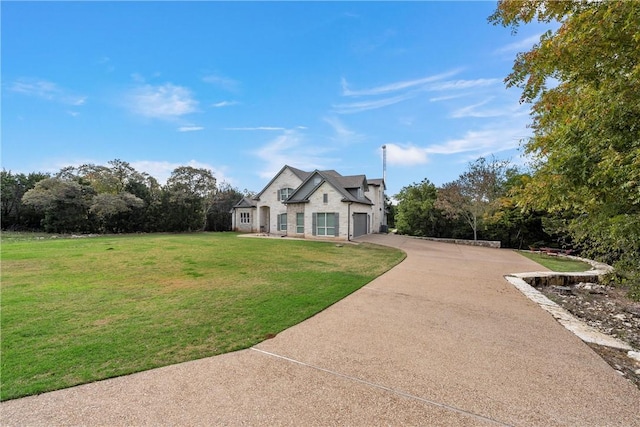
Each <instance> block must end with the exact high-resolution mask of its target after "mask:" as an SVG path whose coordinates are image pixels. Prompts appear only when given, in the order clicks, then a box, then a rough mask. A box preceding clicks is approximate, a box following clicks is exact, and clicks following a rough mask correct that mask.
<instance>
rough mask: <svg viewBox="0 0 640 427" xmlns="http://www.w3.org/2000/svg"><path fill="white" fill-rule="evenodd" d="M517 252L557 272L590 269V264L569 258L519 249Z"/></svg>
mask: <svg viewBox="0 0 640 427" xmlns="http://www.w3.org/2000/svg"><path fill="white" fill-rule="evenodd" d="M518 253H519V254H520V255H522V256H525V257H527V258H529V259H530V260H533V261H535V262H537V263H538V264H540V265H542V266H544V267H546V268H548V269H549V270H551V271H556V272H559V273H577V272H582V271H587V270H591V265H590V264H587V263H586V262H582V261H578V260H574V259H571V258H566V257H562V256H553V255H547V254H541V253H535V252H527V251H519V252H518Z"/></svg>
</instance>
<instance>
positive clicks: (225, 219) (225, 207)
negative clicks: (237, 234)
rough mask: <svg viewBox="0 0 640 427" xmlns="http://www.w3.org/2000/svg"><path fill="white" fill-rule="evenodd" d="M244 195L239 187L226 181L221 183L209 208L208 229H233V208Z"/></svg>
mask: <svg viewBox="0 0 640 427" xmlns="http://www.w3.org/2000/svg"><path fill="white" fill-rule="evenodd" d="M242 197H244V194H243V193H241V192H240V191H239V190H238V189H237V188H234V187H232V186H231V184H229V183H226V182H223V183H221V184H220V186H219V187H218V189H217V191H216V193H215V195H214V196H213V199H212V200H211V204H210V205H209V206H208V208H207V215H208V220H207V230H208V231H231V226H232V224H231V214H230V212H231V208H232V207H233V205H235V204H236V203H238V200H240V199H241V198H242Z"/></svg>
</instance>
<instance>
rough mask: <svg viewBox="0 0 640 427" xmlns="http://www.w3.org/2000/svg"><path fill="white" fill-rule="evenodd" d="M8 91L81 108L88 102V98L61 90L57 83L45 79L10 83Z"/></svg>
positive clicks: (26, 79)
mask: <svg viewBox="0 0 640 427" xmlns="http://www.w3.org/2000/svg"><path fill="white" fill-rule="evenodd" d="M8 89H9V90H10V91H12V92H16V93H19V94H22V95H26V96H32V97H35V98H40V99H45V100H47V101H52V102H58V103H61V104H65V105H73V106H81V105H84V104H85V103H86V101H87V97H86V96H81V95H76V94H73V93H72V92H70V91H69V90H67V89H63V88H61V87H60V86H58V85H57V84H56V83H53V82H50V81H48V80H43V79H34V78H21V79H18V80H16V81H14V82H12V83H9V85H8Z"/></svg>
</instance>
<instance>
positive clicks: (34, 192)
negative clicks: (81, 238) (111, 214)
mask: <svg viewBox="0 0 640 427" xmlns="http://www.w3.org/2000/svg"><path fill="white" fill-rule="evenodd" d="M94 195H95V190H94V189H93V187H91V186H90V185H87V184H83V183H79V182H77V181H73V180H68V179H62V178H46V179H43V180H42V181H39V182H38V183H37V184H36V185H35V187H34V188H32V189H31V190H29V191H27V192H26V193H25V194H24V196H23V197H22V202H23V203H24V204H25V205H27V206H32V207H33V208H34V209H36V210H38V211H40V212H42V213H43V214H44V220H43V224H42V225H43V226H44V229H45V230H46V231H49V232H54V233H65V232H83V231H88V230H89V229H90V223H89V208H90V206H91V200H92V199H93V196H94Z"/></svg>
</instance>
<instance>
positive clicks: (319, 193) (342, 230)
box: [304, 182, 349, 240]
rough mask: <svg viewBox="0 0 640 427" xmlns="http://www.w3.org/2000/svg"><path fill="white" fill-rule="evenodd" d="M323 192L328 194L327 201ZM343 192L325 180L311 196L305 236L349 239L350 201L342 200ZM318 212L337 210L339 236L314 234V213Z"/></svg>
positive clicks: (307, 205) (307, 208) (305, 223)
mask: <svg viewBox="0 0 640 427" xmlns="http://www.w3.org/2000/svg"><path fill="white" fill-rule="evenodd" d="M323 194H327V195H328V201H327V203H324V201H323ZM342 198H343V196H342V194H340V193H339V192H338V191H337V190H336V189H335V188H333V186H331V185H330V184H327V183H326V182H324V183H323V184H322V185H321V186H320V187H319V188H318V189H317V190H316V191H315V192H314V193H313V194H312V195H311V197H309V203H306V204H305V206H306V208H305V215H304V230H305V237H310V238H311V237H313V238H318V239H335V240H347V238H348V236H347V230H348V229H349V224H348V221H349V219H348V215H347V206H348V203H346V202H343V201H342ZM318 212H328V213H331V212H337V213H338V236H335V237H331V236H314V235H313V223H312V221H313V218H312V215H313V213H318Z"/></svg>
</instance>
